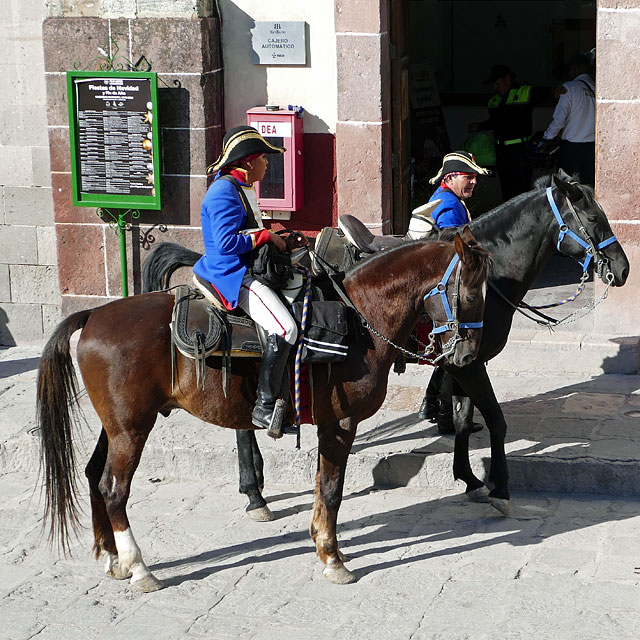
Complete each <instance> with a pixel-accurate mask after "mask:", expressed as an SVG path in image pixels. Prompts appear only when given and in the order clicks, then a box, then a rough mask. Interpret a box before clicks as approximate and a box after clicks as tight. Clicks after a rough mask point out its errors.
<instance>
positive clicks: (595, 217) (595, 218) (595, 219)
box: [587, 216, 598, 223]
mask: <svg viewBox="0 0 640 640" xmlns="http://www.w3.org/2000/svg"><path fill="white" fill-rule="evenodd" d="M587 221H588V222H591V223H594V222H598V216H587Z"/></svg>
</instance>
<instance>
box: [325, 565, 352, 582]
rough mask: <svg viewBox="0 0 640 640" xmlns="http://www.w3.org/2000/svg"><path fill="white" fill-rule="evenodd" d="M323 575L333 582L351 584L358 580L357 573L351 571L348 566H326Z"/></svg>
mask: <svg viewBox="0 0 640 640" xmlns="http://www.w3.org/2000/svg"><path fill="white" fill-rule="evenodd" d="M322 575H323V576H324V577H325V578H326V579H327V580H328V581H329V582H333V584H351V583H352V582H355V581H356V574H355V573H353V572H352V571H349V569H347V568H346V567H338V568H337V569H334V568H333V567H325V568H324V569H323V570H322Z"/></svg>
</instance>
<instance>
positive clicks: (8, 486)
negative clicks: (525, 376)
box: [0, 473, 640, 640]
mask: <svg viewBox="0 0 640 640" xmlns="http://www.w3.org/2000/svg"><path fill="white" fill-rule="evenodd" d="M152 480H153V481H150V480H149V479H148V478H146V477H144V476H139V477H137V479H136V481H135V483H134V489H133V497H132V500H131V502H130V505H131V506H130V517H131V521H132V526H133V529H134V532H135V534H136V537H137V539H138V542H139V544H140V546H141V547H142V549H143V553H144V554H145V557H146V560H147V562H148V563H149V565H150V567H151V569H152V571H154V573H155V574H156V576H157V577H158V578H160V579H161V580H163V581H164V582H165V585H166V588H165V589H164V590H162V591H159V592H156V593H152V594H138V593H135V592H132V591H131V590H130V588H129V586H128V582H127V581H122V582H118V581H115V580H112V579H110V578H107V577H105V576H104V575H103V573H102V567H101V565H100V564H99V563H96V562H95V560H94V559H93V557H92V556H91V553H90V545H91V534H90V531H89V530H86V531H84V532H82V533H81V535H80V541H78V542H77V543H76V544H75V545H74V547H73V558H72V559H69V558H67V559H62V558H59V557H58V556H57V554H55V553H52V552H51V551H50V550H49V549H48V547H47V545H46V543H45V541H43V540H42V537H41V509H40V506H39V504H38V496H37V493H36V495H35V496H34V487H35V486H36V475H35V474H23V473H11V474H5V475H3V476H2V477H1V478H0V491H1V494H2V497H3V498H2V504H1V507H0V522H1V524H0V619H1V620H2V625H1V626H0V638H3V639H4V638H7V639H9V638H10V639H11V640H21V639H26V638H37V639H38V640H44V639H54V638H55V639H60V640H62V639H64V640H72V639H75V638H77V639H79V640H80V639H82V640H87V639H90V638H127V637H128V638H136V639H139V640H145V639H149V640H159V639H161V638H219V639H227V638H228V639H230V640H231V639H234V640H236V639H239V638H251V639H254V638H255V639H262V638H264V639H265V640H267V639H272V638H279V639H282V640H285V639H288V638H291V639H294V638H295V639H296V640H297V639H299V638H300V637H307V638H323V639H324V638H327V639H329V638H331V639H334V638H385V639H386V638H394V639H395V638H398V639H401V638H402V639H404V638H406V639H409V638H411V639H413V640H417V639H420V638H424V639H427V638H429V639H435V638H443V639H447V640H454V639H458V638H472V639H474V640H475V639H484V638H487V639H489V638H491V639H492V640H493V639H494V638H496V637H499V638H527V639H528V638H560V639H565V638H566V639H569V638H581V639H584V638H594V639H596V638H597V639H602V638H637V637H638V634H639V633H640V575H638V574H637V573H636V572H635V571H634V567H636V566H637V565H638V564H640V551H638V544H637V543H638V539H639V537H640V502H638V501H635V500H620V499H613V498H606V497H598V498H592V497H587V496H570V497H569V496H566V495H560V494H555V495H553V494H551V495H542V494H519V495H517V496H514V498H515V499H514V502H516V503H517V507H514V509H513V514H512V515H511V517H509V518H504V517H501V516H499V515H497V513H495V512H493V511H492V510H491V508H490V507H489V505H486V504H472V503H469V502H467V501H466V499H465V498H464V497H463V496H461V495H460V494H459V493H458V492H454V491H435V490H426V489H410V488H401V489H392V490H379V491H376V490H372V489H368V490H364V491H356V492H352V491H350V490H349V489H347V490H346V491H345V500H344V502H343V505H342V509H341V511H340V526H339V539H340V544H341V548H342V549H343V551H344V552H345V553H346V554H347V555H348V557H349V558H350V560H349V562H348V566H349V567H350V569H351V570H353V571H355V573H356V575H357V577H358V582H356V583H354V584H352V585H347V586H337V585H332V584H329V583H328V582H326V581H325V580H324V578H323V577H322V571H321V565H320V563H319V561H318V560H317V558H316V556H315V553H314V550H313V548H312V545H311V542H310V540H309V537H308V533H307V528H308V524H309V519H310V512H311V505H312V499H313V496H312V491H311V488H310V487H309V486H301V485H295V486H291V485H289V486H284V485H281V486H271V487H269V488H268V489H267V491H266V494H267V499H268V501H269V504H270V506H271V508H272V509H273V511H274V512H275V514H276V516H277V519H276V520H275V521H273V522H266V523H256V522H253V521H251V520H250V519H249V518H247V517H246V515H245V514H244V497H242V496H240V495H238V493H237V490H236V487H235V485H232V484H229V483H224V482H223V483H218V482H216V481H215V480H212V481H210V482H206V483H205V482H185V481H181V482H171V481H156V479H152ZM85 524H87V526H88V525H89V517H88V516H87V517H86V518H85Z"/></svg>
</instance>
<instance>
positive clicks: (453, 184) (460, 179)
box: [429, 151, 489, 229]
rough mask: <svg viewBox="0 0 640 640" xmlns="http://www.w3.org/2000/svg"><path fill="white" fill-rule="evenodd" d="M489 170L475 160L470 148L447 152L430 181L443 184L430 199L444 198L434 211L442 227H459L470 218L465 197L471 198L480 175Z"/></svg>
mask: <svg viewBox="0 0 640 640" xmlns="http://www.w3.org/2000/svg"><path fill="white" fill-rule="evenodd" d="M488 174H489V172H488V171H487V170H486V169H484V168H483V167H481V166H480V165H479V164H477V163H476V159H475V158H474V157H473V156H472V155H471V154H470V153H468V152H467V151H453V152H452V153H448V154H447V155H446V156H445V157H444V159H443V161H442V167H441V168H440V171H438V173H437V175H435V176H434V177H433V178H431V180H429V182H430V183H431V184H438V183H440V186H439V187H438V188H437V189H436V191H435V193H434V194H433V195H432V196H431V198H429V202H432V201H433V200H442V202H441V203H440V204H439V205H438V206H437V207H436V208H435V209H434V210H433V211H432V212H431V217H432V218H433V220H434V222H435V223H436V226H437V227H438V228H439V229H446V228H447V227H459V226H461V225H463V224H467V223H468V222H469V221H470V219H471V218H470V216H469V211H468V210H467V207H466V206H465V204H464V200H466V199H467V198H470V197H471V195H472V194H473V190H474V188H475V186H476V184H477V180H478V175H483V176H486V175H488Z"/></svg>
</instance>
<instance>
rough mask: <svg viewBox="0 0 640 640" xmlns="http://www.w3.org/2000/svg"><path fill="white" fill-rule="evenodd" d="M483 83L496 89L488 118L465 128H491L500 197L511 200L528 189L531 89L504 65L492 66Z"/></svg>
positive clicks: (477, 129)
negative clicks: (519, 81)
mask: <svg viewBox="0 0 640 640" xmlns="http://www.w3.org/2000/svg"><path fill="white" fill-rule="evenodd" d="M484 84H492V85H493V87H494V89H495V94H494V95H493V96H491V99H490V100H489V104H488V108H489V118H488V119H487V120H485V121H484V122H474V123H472V124H470V125H469V127H468V129H469V133H476V132H477V131H493V135H494V138H495V145H496V173H497V174H498V178H499V179H500V186H501V187H502V197H503V199H504V200H510V199H511V198H513V197H514V196H517V195H518V194H520V193H523V192H525V191H529V190H530V189H531V174H532V166H531V164H530V163H529V162H528V160H527V153H526V151H527V146H526V143H527V142H528V141H529V139H530V138H531V132H532V123H531V120H532V115H533V88H532V87H531V85H529V84H519V83H518V82H516V80H515V73H513V71H511V69H509V67H507V66H506V65H504V64H497V65H495V66H494V67H492V68H491V73H490V74H489V77H488V78H487V79H486V80H485V82H484Z"/></svg>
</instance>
